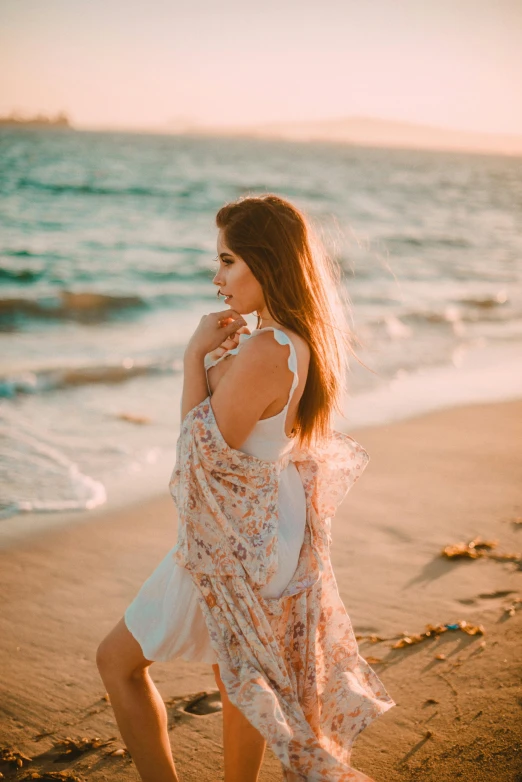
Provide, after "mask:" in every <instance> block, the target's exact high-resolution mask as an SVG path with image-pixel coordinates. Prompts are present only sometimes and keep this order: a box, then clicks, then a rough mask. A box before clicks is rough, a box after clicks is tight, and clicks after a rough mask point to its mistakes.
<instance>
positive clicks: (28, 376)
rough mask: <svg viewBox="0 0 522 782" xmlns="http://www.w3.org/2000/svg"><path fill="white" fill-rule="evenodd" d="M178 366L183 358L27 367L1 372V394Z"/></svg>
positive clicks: (160, 372)
mask: <svg viewBox="0 0 522 782" xmlns="http://www.w3.org/2000/svg"><path fill="white" fill-rule="evenodd" d="M181 370H182V362H180V361H179V360H177V359H168V360H162V361H138V360H135V359H131V358H127V359H124V360H123V361H122V362H121V363H118V364H98V365H96V364H93V365H86V366H77V367H52V368H40V369H37V370H26V371H24V372H17V373H14V374H6V375H3V376H0V398H2V397H3V398H7V399H12V398H13V397H16V396H18V395H20V394H40V393H45V392H48V391H59V390H62V389H66V388H72V387H76V386H84V385H91V384H95V383H105V384H113V383H124V382H126V381H127V380H131V379H132V378H134V377H139V376H143V375H148V376H152V375H163V374H177V373H179V372H181Z"/></svg>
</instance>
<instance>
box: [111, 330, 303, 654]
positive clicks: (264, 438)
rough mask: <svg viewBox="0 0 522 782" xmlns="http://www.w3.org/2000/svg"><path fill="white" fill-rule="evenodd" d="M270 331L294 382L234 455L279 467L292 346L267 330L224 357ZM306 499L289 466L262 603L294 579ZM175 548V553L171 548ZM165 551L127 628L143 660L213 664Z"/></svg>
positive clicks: (183, 583)
mask: <svg viewBox="0 0 522 782" xmlns="http://www.w3.org/2000/svg"><path fill="white" fill-rule="evenodd" d="M268 330H270V331H272V332H273V334H274V337H275V339H276V340H277V341H278V342H279V344H280V345H288V346H289V348H290V351H289V356H288V366H289V368H290V369H291V371H292V373H293V375H294V377H293V381H292V386H291V388H290V394H289V397H288V401H287V403H286V405H285V407H284V408H283V410H281V412H280V413H277V414H276V415H273V416H270V418H263V419H261V420H260V421H258V422H257V423H256V425H255V427H254V429H253V430H252V432H251V433H250V435H249V436H248V437H247V439H246V440H245V441H244V443H243V444H242V446H241V448H238V449H237V450H239V451H242V452H243V453H248V454H250V455H252V456H256V457H257V458H258V459H264V460H266V461H277V460H278V459H279V458H281V457H282V456H283V455H285V454H287V453H289V452H290V451H291V450H292V448H293V447H294V444H295V440H294V438H291V437H287V435H286V433H285V422H286V414H287V411H288V406H289V404H290V400H291V399H292V396H293V393H294V391H295V389H296V387H297V384H298V375H297V355H296V352H295V347H294V344H293V342H292V340H291V339H290V338H289V337H288V335H287V334H285V332H284V331H281V329H277V328H275V327H274V326H266V327H265V328H263V329H254V330H253V331H252V333H251V334H240V335H239V345H238V346H237V347H236V348H234V349H233V350H229V351H227V353H225V354H223V356H221V357H220V358H218V359H217V360H216V361H213V362H212V361H211V362H206V367H205V369H206V370H208V369H210V367H211V366H214V365H215V364H217V363H218V362H219V361H221V360H222V359H223V358H225V356H229V355H231V354H236V353H237V352H238V350H239V348H240V347H241V343H242V342H244V341H245V340H246V339H249V338H251V337H253V336H254V335H255V334H258V333H260V332H262V331H268ZM305 525H306V496H305V491H304V487H303V484H302V482H301V478H300V475H299V472H298V470H297V467H296V466H295V464H293V462H291V461H290V462H289V463H288V465H287V467H285V468H284V469H283V470H281V473H280V478H279V528H278V568H277V571H276V573H275V574H274V576H273V577H272V578H271V579H270V581H268V582H267V584H265V586H264V587H263V588H262V589H261V590H260V593H261V595H262V596H263V597H279V595H281V594H282V592H283V591H284V589H285V588H286V586H287V585H288V584H289V582H290V580H291V579H292V576H293V575H294V573H295V570H296V567H297V562H298V559H299V553H300V551H301V546H302V544H303V540H304V533H305ZM173 548H174V547H173ZM172 550H173V549H171V551H169V552H168V553H167V554H166V555H165V557H164V558H163V559H162V561H161V562H160V563H159V565H158V566H157V567H156V569H155V570H154V571H153V573H152V574H151V575H150V576H149V578H148V579H147V580H146V581H145V582H144V584H143V586H142V587H141V589H140V590H139V592H138V594H137V595H136V597H135V598H134V600H133V601H132V603H131V604H130V605H129V606H128V607H127V610H126V611H125V614H124V618H125V624H126V626H127V628H128V629H129V630H130V632H131V633H132V635H133V636H134V638H135V639H136V640H137V641H138V643H139V644H140V646H141V648H142V651H143V655H144V657H145V658H146V659H147V660H153V661H166V660H171V659H173V658H175V657H181V658H182V659H184V660H189V661H193V662H204V663H217V657H216V655H215V653H214V650H213V649H212V646H211V644H210V639H209V635H208V631H207V626H206V623H205V620H204V618H203V614H202V612H201V608H200V607H199V603H198V600H197V596H196V589H195V587H194V585H193V582H192V578H191V576H190V573H189V572H188V571H187V570H185V568H183V567H181V566H180V565H178V564H177V563H176V562H175V561H174V560H173V559H172Z"/></svg>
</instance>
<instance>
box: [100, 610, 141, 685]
mask: <svg viewBox="0 0 522 782" xmlns="http://www.w3.org/2000/svg"><path fill="white" fill-rule="evenodd" d="M152 662H153V661H152V660H147V659H146V657H144V655H143V652H142V650H141V646H140V645H139V643H138V642H137V641H136V639H135V638H134V636H133V635H132V633H131V632H130V631H129V630H128V629H127V626H126V624H125V621H124V619H123V618H122V619H120V621H119V622H118V624H117V625H115V627H113V629H112V630H111V632H110V633H109V634H108V635H106V636H105V638H104V639H103V641H102V642H101V643H100V645H99V646H98V648H97V650H96V665H97V666H98V670H99V672H100V674H101V675H102V677H103V678H118V679H122V678H129V679H132V678H134V677H135V676H137V675H142V674H143V672H144V671H145V670H146V669H147V668H148V667H149V665H151V664H152Z"/></svg>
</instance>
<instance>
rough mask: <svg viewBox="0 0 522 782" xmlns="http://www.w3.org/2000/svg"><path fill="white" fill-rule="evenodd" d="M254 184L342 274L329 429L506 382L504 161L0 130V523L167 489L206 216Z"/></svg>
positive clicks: (211, 235)
mask: <svg viewBox="0 0 522 782" xmlns="http://www.w3.org/2000/svg"><path fill="white" fill-rule="evenodd" d="M267 191H272V192H276V193H278V194H280V195H282V196H284V197H287V198H289V199H290V200H293V201H294V202H295V203H296V204H297V205H298V206H299V207H301V208H302V209H304V210H305V211H306V212H307V213H308V214H309V215H310V217H311V218H312V220H313V221H314V223H315V225H318V226H321V229H322V231H323V239H324V241H325V243H326V245H327V247H328V249H329V250H330V252H331V253H332V254H333V256H334V257H335V258H336V259H337V261H338V263H339V264H340V266H341V268H342V272H343V284H344V285H345V286H346V289H347V292H348V294H349V297H350V300H351V304H352V306H351V316H352V322H353V329H354V332H355V333H356V335H357V336H358V338H359V340H360V342H361V346H360V347H359V349H358V351H357V352H358V356H359V358H360V359H361V360H362V362H363V363H364V364H366V366H367V367H369V368H370V370H372V371H369V369H366V368H365V367H364V366H362V365H360V364H358V363H357V362H356V361H354V360H352V370H351V372H350V376H349V387H350V393H349V395H348V396H347V398H346V400H345V413H346V418H345V420H344V422H343V421H341V420H339V421H338V424H339V425H340V426H343V427H344V428H347V429H348V430H353V429H356V428H358V427H360V426H363V425H366V424H369V423H383V422H387V421H391V420H395V419H397V418H401V417H407V416H408V415H416V414H418V413H421V412H423V411H425V410H429V409H433V408H434V407H438V406H439V407H440V406H445V405H451V404H460V403H464V402H466V401H477V400H487V399H502V398H510V396H518V395H521V394H522V361H521V359H522V158H515V157H495V156H486V155H465V154H460V153H458V154H457V153H449V152H444V153H443V152H426V151H406V150H385V149H370V148H361V147H351V146H346V145H341V144H327V143H292V142H278V141H262V140H254V139H225V138H216V139H211V138H202V137H200V138H197V137H183V136H147V135H133V134H123V133H120V134H117V133H88V132H74V131H69V130H51V129H48V130H20V129H18V130H9V129H2V130H0V193H1V202H0V346H1V351H0V353H1V367H0V460H1V461H0V481H1V492H0V518H1V517H4V518H6V517H8V516H12V515H13V514H17V513H20V512H24V511H36V512H42V513H43V512H46V511H60V510H64V511H65V510H77V509H91V508H94V507H96V506H99V505H100V504H103V503H104V502H106V501H107V499H108V498H109V499H111V497H113V496H115V493H116V492H120V493H121V492H124V493H128V494H129V496H131V495H132V492H133V491H134V490H135V489H136V487H137V486H138V485H140V484H141V485H142V486H143V485H145V484H146V485H149V486H150V485H152V484H151V481H152V482H153V479H152V477H151V476H155V478H154V480H156V481H157V482H159V483H158V485H162V486H163V485H164V486H165V491H166V486H167V482H168V477H169V475H170V472H171V470H172V467H173V459H174V452H175V443H176V439H177V435H178V427H179V406H180V394H181V384H182V356H183V350H184V346H185V345H186V343H187V341H188V339H189V337H190V335H191V334H192V332H193V331H194V329H195V328H196V326H197V323H198V322H199V319H200V318H201V315H202V314H204V313H206V312H210V311H216V310H220V309H226V307H225V306H224V305H223V304H222V302H218V300H217V298H216V290H215V287H214V286H213V285H212V277H213V271H212V263H211V261H212V258H214V257H215V254H216V234H217V229H216V228H215V223H214V217H215V214H216V212H217V210H218V209H219V208H220V207H221V206H222V205H223V203H225V202H226V201H229V200H231V199H234V198H236V197H238V196H239V195H244V194H247V193H250V194H255V193H261V192H267ZM247 320H248V321H249V325H250V326H251V327H254V326H255V317H254V316H247ZM155 485H156V484H155ZM116 487H117V488H116Z"/></svg>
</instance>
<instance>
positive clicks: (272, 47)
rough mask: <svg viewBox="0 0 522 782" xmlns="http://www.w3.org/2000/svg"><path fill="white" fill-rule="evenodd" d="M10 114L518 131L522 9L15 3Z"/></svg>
mask: <svg viewBox="0 0 522 782" xmlns="http://www.w3.org/2000/svg"><path fill="white" fill-rule="evenodd" d="M0 29H1V32H0V68H1V70H2V73H3V74H4V78H3V82H4V83H3V87H2V91H1V97H0V113H1V114H3V115H5V114H8V113H11V112H13V111H16V112H20V113H22V114H28V115H30V114H34V113H37V112H46V113H51V114H55V113H57V112H59V111H65V112H67V113H68V114H69V116H70V118H71V121H72V123H73V124H74V125H75V126H76V127H83V128H88V127H90V128H102V127H103V128H107V127H118V128H129V129H131V128H135V129H149V130H169V129H171V130H176V129H180V128H181V129H183V128H184V127H194V126H201V125H211V126H214V127H223V126H231V125H240V126H246V125H253V124H256V123H268V122H281V121H286V122H289V121H301V120H321V119H335V118H340V117H350V116H365V117H379V118H385V119H397V120H403V121H408V122H415V123H422V124H428V125H435V126H439V127H446V128H454V129H461V130H470V131H477V132H488V133H510V134H522V101H521V100H520V95H519V75H520V73H522V4H521V3H520V2H518V0H498V1H497V2H493V0H491V2H484V3H476V2H473V0H459V2H456V3H455V2H451V0H440V1H439V2H437V3H430V4H420V3H418V2H414V0H404V2H401V3H396V2H391V0H375V2H373V3H366V4H361V3H356V2H354V1H353V0H342V1H341V0H327V1H326V2H322V3H319V2H310V1H307V2H303V3H300V4H299V5H297V4H286V5H285V4H282V5H281V4H280V3H276V2H275V0H266V2H264V3H263V5H262V6H259V5H255V6H254V5H250V4H245V3H239V2H238V0H224V2H223V3H220V4H216V3H214V2H211V0H201V1H200V2H196V3H192V4H181V3H172V2H167V1H166V0H152V2H150V3H147V4H144V3H137V2H130V3H129V2H126V3H124V2H123V0H114V1H113V2H111V3H106V2H104V3H102V2H101V1H100V0H91V1H90V2H85V1H84V0H48V1H47V2H45V3H38V2H36V1H35V0H16V1H15V0H4V2H3V3H2V6H1V10H0Z"/></svg>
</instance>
